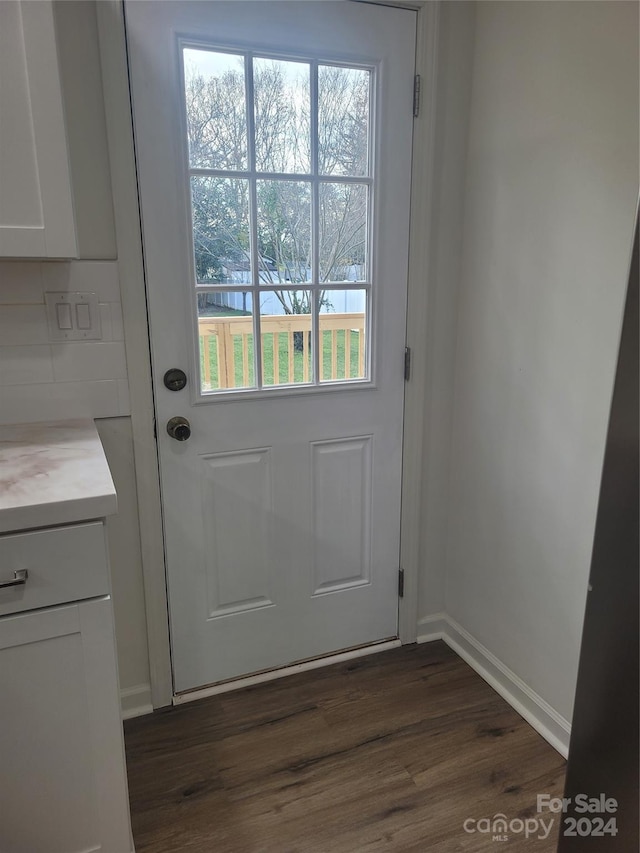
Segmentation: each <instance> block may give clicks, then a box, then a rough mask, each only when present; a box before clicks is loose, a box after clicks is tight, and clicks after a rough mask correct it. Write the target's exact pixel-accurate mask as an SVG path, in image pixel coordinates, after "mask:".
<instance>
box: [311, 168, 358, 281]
mask: <svg viewBox="0 0 640 853" xmlns="http://www.w3.org/2000/svg"><path fill="white" fill-rule="evenodd" d="M319 189H320V246H319V249H318V251H319V255H320V281H321V282H330V281H365V280H366V279H367V277H368V275H369V273H368V270H367V266H368V264H367V218H368V211H367V207H368V197H369V190H368V187H367V186H366V185H364V184H352V183H333V182H332V183H329V182H327V181H323V182H322V183H321V184H320V188H319Z"/></svg>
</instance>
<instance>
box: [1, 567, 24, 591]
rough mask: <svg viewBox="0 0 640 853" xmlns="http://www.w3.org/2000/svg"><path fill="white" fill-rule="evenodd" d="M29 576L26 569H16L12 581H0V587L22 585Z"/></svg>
mask: <svg viewBox="0 0 640 853" xmlns="http://www.w3.org/2000/svg"><path fill="white" fill-rule="evenodd" d="M28 577H29V572H28V571H27V570H26V569H18V570H17V571H15V572H14V573H13V580H12V581H0V589H4V587H6V586H24V585H25V584H26V582H27V578H28Z"/></svg>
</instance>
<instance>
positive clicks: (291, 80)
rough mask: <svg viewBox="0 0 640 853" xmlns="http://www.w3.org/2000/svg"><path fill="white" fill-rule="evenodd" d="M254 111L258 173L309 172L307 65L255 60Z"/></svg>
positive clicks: (282, 61) (309, 142)
mask: <svg viewBox="0 0 640 853" xmlns="http://www.w3.org/2000/svg"><path fill="white" fill-rule="evenodd" d="M253 108H254V114H255V152H256V154H255V156H256V170H257V171H258V172H287V173H291V172H297V173H299V174H307V173H308V172H310V171H311V100H310V67H309V65H308V63H306V62H289V61H284V60H280V59H262V58H259V57H256V58H255V59H254V60H253Z"/></svg>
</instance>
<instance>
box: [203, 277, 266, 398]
mask: <svg viewBox="0 0 640 853" xmlns="http://www.w3.org/2000/svg"><path fill="white" fill-rule="evenodd" d="M196 298H197V301H198V343H199V355H200V389H201V391H202V393H204V394H206V393H207V392H210V391H223V390H233V389H239V388H255V366H254V364H255V356H254V346H253V340H254V338H253V316H252V312H253V298H252V294H251V291H242V290H234V291H228V292H224V291H221V290H215V291H208V292H205V293H198V294H197V297H196Z"/></svg>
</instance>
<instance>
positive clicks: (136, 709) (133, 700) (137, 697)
mask: <svg viewBox="0 0 640 853" xmlns="http://www.w3.org/2000/svg"><path fill="white" fill-rule="evenodd" d="M120 708H121V710H122V719H123V720H129V719H131V717H142V716H143V715H144V714H152V713H153V705H152V704H151V685H150V684H136V685H135V686H134V687H125V688H124V689H123V690H121V691H120Z"/></svg>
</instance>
